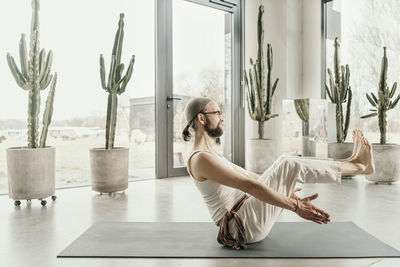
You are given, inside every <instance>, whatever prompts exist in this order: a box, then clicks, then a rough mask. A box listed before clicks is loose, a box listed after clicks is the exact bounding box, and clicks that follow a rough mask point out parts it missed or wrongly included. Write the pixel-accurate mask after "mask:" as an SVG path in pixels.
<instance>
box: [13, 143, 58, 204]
mask: <svg viewBox="0 0 400 267" xmlns="http://www.w3.org/2000/svg"><path fill="white" fill-rule="evenodd" d="M55 158H56V149H55V148H54V147H45V148H28V147H10V148H8V149H7V170H8V196H9V197H10V198H11V199H14V200H18V201H19V200H23V199H26V200H31V199H44V198H47V197H49V196H53V195H54V193H55ZM54 199H55V196H54ZM45 204H46V203H45V202H42V205H45Z"/></svg>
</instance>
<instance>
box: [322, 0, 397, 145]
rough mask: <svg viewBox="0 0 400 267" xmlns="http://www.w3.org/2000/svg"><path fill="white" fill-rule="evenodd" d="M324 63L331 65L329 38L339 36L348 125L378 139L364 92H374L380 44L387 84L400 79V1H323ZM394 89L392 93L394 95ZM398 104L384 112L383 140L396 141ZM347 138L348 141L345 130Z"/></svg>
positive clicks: (374, 118) (374, 141) (375, 90)
mask: <svg viewBox="0 0 400 267" xmlns="http://www.w3.org/2000/svg"><path fill="white" fill-rule="evenodd" d="M326 5H327V6H326V8H327V33H328V34H327V37H328V39H327V40H326V66H327V67H329V68H331V69H332V68H333V53H334V49H333V40H334V38H335V37H336V36H338V37H339V38H340V39H341V46H340V48H341V61H342V63H341V64H343V65H345V64H349V66H350V72H351V75H350V84H351V88H352V92H353V101H352V110H351V114H352V116H351V122H350V129H353V128H361V129H363V131H364V133H365V134H366V136H367V137H368V138H369V139H370V140H371V141H372V142H373V143H378V142H379V136H380V132H379V128H378V118H377V117H373V118H369V119H360V116H362V115H366V114H369V109H370V108H371V105H370V104H369V102H368V100H367V98H366V93H369V92H374V93H375V94H376V95H377V88H378V83H379V75H380V70H381V60H382V56H383V46H386V47H387V57H388V61H389V68H388V81H387V82H388V86H389V87H390V88H391V87H392V85H393V83H394V82H395V81H397V82H400V50H399V47H400V34H399V33H400V17H399V15H398V14H399V13H400V2H399V1H398V0H385V1H381V0H351V1H350V0H342V1H340V0H334V1H331V2H329V3H327V4H326ZM396 95H397V93H396V94H395V96H396ZM399 111H400V106H397V107H396V108H395V109H394V110H391V111H389V112H388V113H387V115H388V118H387V122H388V123H387V139H388V140H387V141H388V143H400V115H399V114H400V112H399ZM347 139H348V140H347V141H351V134H348V136H347Z"/></svg>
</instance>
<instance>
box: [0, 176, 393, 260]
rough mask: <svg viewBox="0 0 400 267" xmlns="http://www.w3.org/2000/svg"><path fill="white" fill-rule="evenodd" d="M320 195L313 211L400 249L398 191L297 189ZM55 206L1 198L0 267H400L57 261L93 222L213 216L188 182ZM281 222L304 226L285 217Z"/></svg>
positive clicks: (69, 193) (63, 200) (84, 194)
mask: <svg viewBox="0 0 400 267" xmlns="http://www.w3.org/2000/svg"><path fill="white" fill-rule="evenodd" d="M300 186H301V187H303V190H302V191H301V193H300V194H299V195H300V196H305V195H307V194H312V193H314V192H318V193H319V198H318V199H317V200H315V204H316V205H318V206H320V207H321V208H324V209H325V210H327V211H328V212H329V213H330V214H331V217H332V220H333V221H353V222H354V223H356V224H357V225H358V226H360V227H362V228H363V229H364V230H366V231H368V232H369V233H371V234H372V235H374V236H375V237H377V238H378V239H380V240H382V241H384V242H386V243H387V244H389V245H391V246H393V247H394V248H396V249H399V250H400V230H399V226H400V224H399V223H400V208H399V206H400V184H393V185H391V186H389V185H375V184H373V183H369V182H366V181H365V180H364V177H362V176H359V177H355V178H354V179H352V180H342V185H326V184H308V185H300ZM56 194H57V196H58V199H57V201H56V202H54V203H48V205H47V207H41V205H40V203H39V201H38V200H35V201H32V203H31V204H29V205H28V204H27V202H26V201H24V202H23V203H22V205H21V207H14V205H13V201H12V200H10V199H9V198H8V196H6V195H3V196H0V210H1V217H0V266H12V267H18V266H41V267H54V266H74V267H76V266H85V267H90V266H162V267H168V266H174V267H176V266H191V267H195V266H202V267H203V266H204V267H207V266H229V267H235V266H243V265H244V264H246V265H249V266H252V267H253V266H351V267H353V266H375V267H377V266H400V259H379V258H371V259H95V258H87V259H84V258H82V259H79V258H74V259H65V258H62V259H58V258H56V256H57V254H58V253H59V252H61V251H62V250H63V249H64V248H65V247H66V246H68V245H69V244H70V243H71V242H72V241H73V240H75V239H76V238H77V237H78V236H79V235H80V234H82V233H83V232H84V231H85V230H86V229H88V228H89V227H90V226H91V225H92V224H93V223H94V222H96V221H138V222H156V221H168V222H185V221H187V222H196V221H199V222H209V221H211V220H210V217H209V214H208V210H207V208H206V206H205V205H204V203H203V202H202V199H201V196H200V194H199V193H198V192H197V189H196V188H195V186H194V184H193V182H192V181H191V180H190V178H189V177H179V178H169V179H162V180H147V181H139V182H131V183H129V189H128V190H127V191H126V194H117V195H116V196H115V197H110V196H108V195H103V196H100V195H99V194H97V193H95V192H93V191H91V189H90V187H82V188H73V189H63V190H57V192H56ZM280 221H302V219H301V218H299V217H297V215H296V214H294V213H292V212H289V211H285V212H284V213H283V214H282V216H281V218H280Z"/></svg>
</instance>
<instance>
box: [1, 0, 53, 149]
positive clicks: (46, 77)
mask: <svg viewBox="0 0 400 267" xmlns="http://www.w3.org/2000/svg"><path fill="white" fill-rule="evenodd" d="M32 9H33V11H32V21H31V32H30V46H29V60H28V57H27V50H26V42H25V34H22V35H21V40H20V42H19V56H20V63H21V68H20V69H18V67H17V65H16V64H15V60H14V58H13V57H12V56H11V55H10V53H7V63H8V66H9V68H10V70H11V73H12V75H13V76H14V79H15V81H16V82H17V84H18V85H19V86H20V87H21V88H22V89H24V90H27V91H29V101H28V147H29V148H37V147H45V146H46V137H47V131H48V127H49V125H50V122H51V117H52V115H53V102H54V92H55V86H56V82H57V73H54V76H53V74H50V69H51V64H52V61H53V52H52V51H51V50H50V51H49V52H48V53H47V56H46V51H45V49H44V48H43V49H42V50H40V48H39V0H32ZM50 82H51V86H50V91H49V94H48V97H47V103H46V108H45V111H44V115H43V128H42V134H41V137H40V143H39V144H38V131H39V112H40V91H42V90H44V89H46V88H47V86H48V85H49V84H50Z"/></svg>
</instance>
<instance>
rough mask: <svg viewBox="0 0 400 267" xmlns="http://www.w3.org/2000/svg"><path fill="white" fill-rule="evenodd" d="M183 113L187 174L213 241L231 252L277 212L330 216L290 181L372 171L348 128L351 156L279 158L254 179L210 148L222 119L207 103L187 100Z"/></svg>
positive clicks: (367, 150) (361, 140) (336, 179)
mask: <svg viewBox="0 0 400 267" xmlns="http://www.w3.org/2000/svg"><path fill="white" fill-rule="evenodd" d="M185 115H186V120H187V126H186V127H185V129H184V130H183V133H182V135H183V138H184V140H185V141H189V140H190V139H191V137H192V134H191V132H190V131H191V130H193V131H194V145H193V152H192V153H191V154H190V156H189V157H188V162H187V170H188V172H189V174H190V176H191V177H192V178H193V181H194V183H195V185H196V186H197V188H198V189H199V191H200V193H201V195H202V197H203V199H204V201H205V203H206V204H207V207H208V209H209V211H210V214H211V217H212V219H213V221H214V222H215V224H217V225H218V226H219V227H220V230H219V234H218V238H217V240H218V242H219V243H221V244H223V245H227V246H231V247H233V248H235V249H240V248H245V247H246V243H253V242H258V241H260V240H262V239H264V238H265V237H266V236H267V234H268V233H269V231H270V229H271V228H272V226H273V224H274V223H275V222H276V220H277V219H278V217H279V215H280V214H281V212H282V211H283V209H288V210H291V211H293V212H295V213H296V214H297V215H299V216H300V217H302V218H304V219H306V220H310V221H313V222H316V223H319V224H326V223H328V222H330V215H329V214H328V213H327V212H326V211H324V210H322V209H320V208H317V207H316V206H314V205H313V204H312V200H314V199H316V198H317V197H318V194H317V193H315V194H314V195H312V196H308V197H304V198H300V197H298V196H297V195H296V194H295V192H297V191H299V190H301V189H300V188H296V189H295V185H296V182H301V183H337V184H340V182H341V176H342V175H356V174H372V173H373V172H374V163H373V158H372V149H371V145H370V143H369V142H368V140H367V139H366V138H365V137H364V136H363V134H362V132H361V131H360V130H354V131H353V141H354V149H353V154H352V155H351V157H349V158H347V159H344V160H337V161H336V160H332V159H316V158H300V157H289V156H281V157H279V158H278V160H276V161H275V162H274V163H273V164H272V166H271V167H269V168H268V169H267V170H265V172H264V173H263V174H262V175H260V176H259V175H257V174H255V173H253V172H250V171H247V170H245V169H243V168H241V167H240V166H237V165H235V164H233V163H231V162H229V161H228V160H227V159H226V158H224V157H223V156H221V155H219V154H218V153H217V152H216V151H215V150H214V146H215V138H218V137H220V136H221V135H222V134H223V128H222V123H223V122H224V118H223V116H222V114H221V111H220V109H219V107H218V105H217V104H216V103H215V102H214V101H213V100H211V99H209V98H203V97H198V98H195V99H192V100H191V101H190V102H189V103H188V104H187V106H186V109H185ZM265 153H268V151H265Z"/></svg>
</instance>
